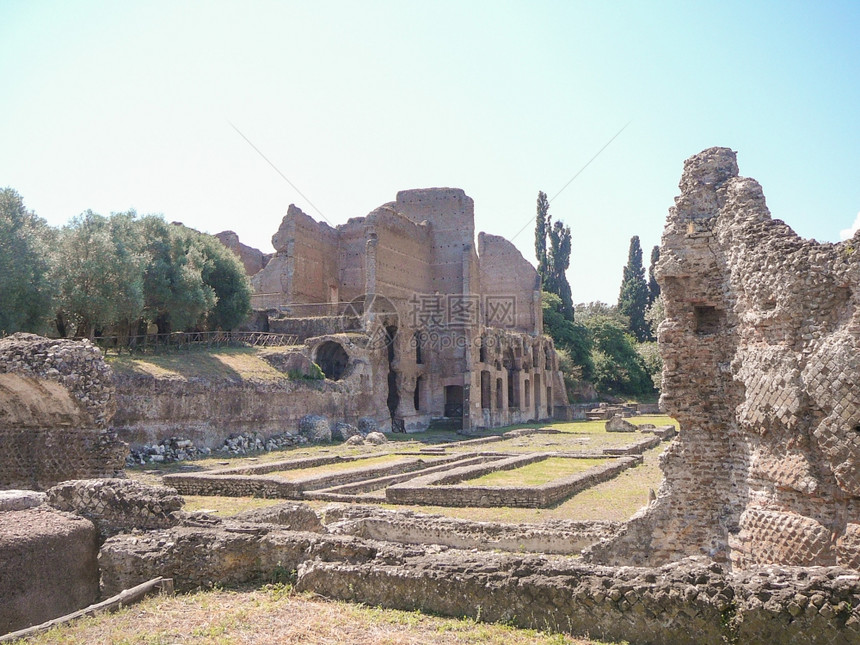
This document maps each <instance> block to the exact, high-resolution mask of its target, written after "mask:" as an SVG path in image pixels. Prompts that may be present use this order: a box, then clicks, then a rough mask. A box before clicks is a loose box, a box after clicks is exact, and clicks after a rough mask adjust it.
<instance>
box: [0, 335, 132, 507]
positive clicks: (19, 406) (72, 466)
mask: <svg viewBox="0 0 860 645" xmlns="http://www.w3.org/2000/svg"><path fill="white" fill-rule="evenodd" d="M111 376H112V373H111V369H110V368H109V367H108V366H107V364H106V363H105V362H104V359H103V358H102V354H101V351H100V350H99V349H98V348H96V347H93V345H92V344H90V343H89V341H81V342H79V341H72V340H66V339H59V340H51V339H48V338H43V337H41V336H36V335H33V334H13V335H12V336H9V337H7V338H3V339H0V443H2V445H3V452H4V455H3V459H2V460H0V488H33V489H37V490H44V489H46V488H48V487H50V486H53V485H54V484H56V483H57V482H60V481H63V480H66V479H76V478H81V477H111V476H115V475H116V474H118V473H120V472H121V471H122V469H123V467H124V463H125V455H126V452H127V447H126V445H125V444H124V443H122V442H121V441H118V440H117V438H116V435H115V434H114V433H113V432H111V431H109V430H108V424H109V423H110V420H111V418H112V416H113V414H114V410H115V408H116V403H115V399H114V388H113V383H112V380H111Z"/></svg>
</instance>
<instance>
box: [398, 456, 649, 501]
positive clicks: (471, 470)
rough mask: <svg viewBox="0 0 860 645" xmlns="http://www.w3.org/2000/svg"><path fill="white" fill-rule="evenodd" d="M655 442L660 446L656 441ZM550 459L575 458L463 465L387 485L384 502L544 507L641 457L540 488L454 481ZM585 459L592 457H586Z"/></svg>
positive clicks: (613, 461) (619, 460) (614, 462)
mask: <svg viewBox="0 0 860 645" xmlns="http://www.w3.org/2000/svg"><path fill="white" fill-rule="evenodd" d="M657 443H660V441H659V439H658V440H657ZM553 456H566V457H569V458H571V459H575V458H576V457H573V456H569V455H561V454H556V453H537V454H530V455H524V456H519V457H510V458H507V459H501V460H499V461H495V462H493V463H491V464H489V465H477V466H466V467H463V468H455V469H453V470H450V471H446V472H443V473H438V474H433V475H426V476H423V477H416V478H414V479H410V480H409V481H406V482H402V483H400V484H395V485H393V486H389V487H388V488H387V489H386V490H385V499H386V501H388V502H390V503H393V504H425V505H433V506H514V507H521V508H545V507H547V506H551V505H553V504H555V503H556V502H559V501H561V500H563V499H565V498H567V497H570V496H571V495H573V494H574V493H577V492H579V491H581V490H585V489H586V488H591V487H592V486H594V485H596V484H599V483H600V482H604V481H607V480H609V479H612V478H613V477H617V476H618V474H619V473H621V472H622V471H624V470H626V469H628V468H632V467H633V466H637V465H639V464H640V463H642V457H641V456H639V455H637V456H635V457H618V458H615V459H610V460H608V463H606V464H599V465H597V466H594V467H592V468H589V469H588V470H586V471H585V472H582V473H577V474H575V475H570V476H568V477H563V478H561V479H557V480H555V481H551V482H548V483H546V484H542V485H540V486H462V485H457V484H456V483H455V482H462V481H465V480H467V479H473V478H476V477H480V476H482V475H484V474H487V473H489V472H494V471H498V470H511V469H515V468H520V467H522V466H526V465H528V464H531V463H534V462H536V461H541V460H543V459H547V458H549V457H553ZM588 457H589V458H591V457H593V455H588Z"/></svg>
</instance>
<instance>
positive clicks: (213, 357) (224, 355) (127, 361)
mask: <svg viewBox="0 0 860 645" xmlns="http://www.w3.org/2000/svg"><path fill="white" fill-rule="evenodd" d="M106 360H107V362H108V364H109V365H110V366H111V367H112V368H113V369H115V370H116V371H117V372H120V373H127V374H148V375H150V376H154V377H156V378H174V379H182V380H185V379H189V378H204V379H210V380H222V379H242V380H245V381H267V382H270V381H282V380H287V379H288V377H287V375H286V374H284V373H283V372H279V371H278V370H276V369H275V368H274V367H272V366H271V365H269V363H267V362H266V361H264V360H263V359H262V358H261V351H260V350H259V349H258V348H256V347H225V348H222V349H217V350H211V351H207V350H205V349H202V348H200V349H186V350H181V351H176V352H171V353H165V354H152V355H140V354H133V355H129V354H122V355H119V356H116V355H108V356H106Z"/></svg>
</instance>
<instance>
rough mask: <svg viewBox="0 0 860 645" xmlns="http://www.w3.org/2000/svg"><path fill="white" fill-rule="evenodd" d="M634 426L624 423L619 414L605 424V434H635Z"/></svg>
mask: <svg viewBox="0 0 860 645" xmlns="http://www.w3.org/2000/svg"><path fill="white" fill-rule="evenodd" d="M637 430H638V428H637V427H636V425H635V424H633V423H630V422H629V421H625V420H624V418H623V417H622V416H621V415H620V414H616V415H615V416H613V417H612V418H611V419H610V420H609V421H607V422H606V432H636V431H637Z"/></svg>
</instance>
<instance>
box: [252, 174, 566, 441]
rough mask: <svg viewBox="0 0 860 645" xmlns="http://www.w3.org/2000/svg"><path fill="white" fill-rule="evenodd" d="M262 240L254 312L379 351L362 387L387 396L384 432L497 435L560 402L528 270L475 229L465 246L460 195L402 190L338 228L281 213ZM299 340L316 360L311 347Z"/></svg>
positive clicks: (277, 324)
mask: <svg viewBox="0 0 860 645" xmlns="http://www.w3.org/2000/svg"><path fill="white" fill-rule="evenodd" d="M272 243H273V245H274V247H275V249H276V251H277V252H276V253H275V255H274V257H272V259H271V260H270V261H269V262H268V264H267V265H266V266H265V268H264V269H263V270H262V271H260V272H259V273H257V274H256V275H254V276H253V278H252V284H253V286H254V288H255V291H256V295H255V302H256V304H257V306H259V307H261V308H267V307H269V308H277V309H279V310H280V313H281V317H280V319H273V320H271V321H270V328H272V329H278V330H284V331H290V332H291V333H299V334H300V335H301V332H302V330H305V329H312V328H324V329H326V330H327V331H328V333H329V334H331V333H332V332H333V331H335V330H338V331H349V332H358V333H362V334H366V335H368V336H369V337H370V339H371V346H378V347H380V349H381V351H383V352H387V354H388V357H387V358H388V360H387V361H386V364H387V369H385V367H386V366H385V365H384V366H383V369H382V370H379V371H378V372H374V373H373V374H372V375H371V377H372V378H371V382H369V383H368V384H367V387H371V388H373V389H374V391H377V392H382V393H383V396H385V394H386V393H387V406H388V408H389V411H390V414H389V415H388V416H389V418H390V427H391V428H392V429H394V430H407V431H412V430H423V429H425V428H427V427H428V425H429V424H430V423H431V422H432V421H433V420H434V419H436V420H443V419H444V420H451V421H452V422H453V425H455V426H456V427H462V428H463V429H465V430H469V429H472V428H479V427H497V426H503V425H507V424H510V423H518V422H522V421H526V420H530V419H545V418H550V417H552V416H553V411H554V407H555V406H556V405H559V406H564V405H566V404H567V401H566V396H565V394H564V385H563V382H562V380H561V377H560V374H559V372H558V365H557V360H556V356H555V351H554V348H553V345H552V341H551V340H550V339H549V338H548V337H546V336H544V335H543V333H542V332H543V329H542V315H541V305H540V280H539V277H538V274H537V272H536V271H535V269H534V267H532V266H531V264H529V263H528V262H527V261H526V260H525V259H524V258H523V256H522V255H521V254H520V252H519V251H518V250H517V249H516V248H515V247H514V246H513V245H512V244H511V243H510V242H508V241H507V240H505V239H504V238H501V237H498V236H495V235H488V234H486V233H480V234H479V235H478V244H477V248H476V246H475V224H474V203H473V201H472V199H471V198H470V197H468V196H467V195H466V194H465V193H464V192H463V191H462V190H460V189H453V188H430V189H423V190H406V191H401V192H399V193H398V194H397V198H396V200H395V201H394V202H390V203H388V204H384V205H383V206H380V207H379V208H377V209H375V210H374V211H372V212H371V213H370V214H369V215H367V216H366V217H358V218H353V219H350V220H349V221H348V222H347V223H346V224H342V225H339V226H337V227H336V228H334V227H331V226H329V225H327V224H325V223H323V222H317V221H315V220H314V219H313V218H311V217H309V216H308V215H306V214H305V213H303V212H302V211H301V210H300V209H299V208H297V207H296V206H294V205H291V206H290V208H289V210H288V211H287V215H286V216H285V217H284V219H283V222H282V223H281V226H280V228H279V230H278V232H277V233H275V235H274V236H273V238H272ZM349 313H352V314H356V315H355V316H350V315H347V314H349ZM310 320H312V321H313V324H311V323H310V322H309V321H310ZM307 344H308V348H309V350H308V353H309V356H310V358H312V359H313V360H315V361H316V362H318V363H320V364H321V366H323V363H324V362H325V361H327V360H328V357H327V356H321V355H320V351H321V350H320V347H321V343H319V342H317V341H315V340H313V339H308V340H307ZM329 350H331V347H330V346H327V349H326V352H328V351H329ZM347 354H349V353H348V352H347ZM357 360H362V358H361V357H356V356H352V355H348V356H347V357H346V361H347V366H346V367H347V369H346V371H347V372H348V371H349V370H348V367H349V366H350V365H352V364H353V363H355V362H356V361H357ZM323 371H326V369H325V367H324V369H323ZM383 426H385V424H383Z"/></svg>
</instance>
